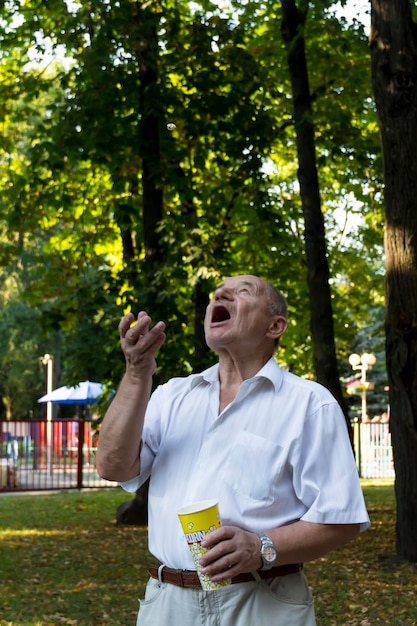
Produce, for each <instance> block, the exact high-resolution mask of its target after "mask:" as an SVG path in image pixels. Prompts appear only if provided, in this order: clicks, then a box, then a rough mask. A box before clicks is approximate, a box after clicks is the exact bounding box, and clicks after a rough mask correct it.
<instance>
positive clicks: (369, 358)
mask: <svg viewBox="0 0 417 626" xmlns="http://www.w3.org/2000/svg"><path fill="white" fill-rule="evenodd" d="M375 363H376V356H375V354H371V353H369V352H365V353H364V354H361V355H359V354H356V353H353V354H351V355H350V357H349V364H350V366H351V368H352V369H353V370H359V371H360V373H361V399H362V407H361V420H360V421H361V422H366V421H367V420H368V411H367V406H366V392H367V390H368V389H369V388H370V383H368V382H367V380H366V372H367V371H368V370H369V369H371V367H372V366H373V365H375ZM357 432H358V437H357V465H358V471H359V477H362V458H361V425H360V424H358V431H357Z"/></svg>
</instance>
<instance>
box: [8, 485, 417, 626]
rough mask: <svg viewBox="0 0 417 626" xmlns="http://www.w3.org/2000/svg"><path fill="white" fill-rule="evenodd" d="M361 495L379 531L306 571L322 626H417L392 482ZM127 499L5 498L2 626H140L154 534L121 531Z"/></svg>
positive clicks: (113, 493) (416, 597)
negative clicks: (118, 521) (399, 556)
mask: <svg viewBox="0 0 417 626" xmlns="http://www.w3.org/2000/svg"><path fill="white" fill-rule="evenodd" d="M363 488H364V493H365V497H366V501H367V505H368V509H369V512H370V517H371V521H372V526H371V528H370V529H369V530H367V531H366V532H365V533H363V534H362V535H361V536H360V537H359V539H358V540H357V541H355V542H352V543H350V544H348V545H346V546H343V547H342V548H339V549H338V550H335V551H334V552H332V553H331V554H329V555H328V556H327V557H325V558H322V559H319V560H318V561H315V562H314V563H307V564H306V574H307V578H308V581H309V583H310V585H311V587H312V588H313V593H314V596H315V604H316V613H317V623H318V625H319V626H375V625H385V626H392V624H395V625H399V626H413V625H414V626H415V625H417V592H416V588H417V585H416V579H417V572H416V568H415V566H414V565H412V564H405V563H396V562H395V559H394V558H393V557H394V552H395V502H394V490H393V485H392V481H390V482H388V483H387V482H384V483H382V484H378V485H376V486H374V484H372V483H371V482H369V481H363ZM128 499H131V496H129V495H128V494H124V493H123V492H121V491H120V490H110V491H105V492H95V493H92V492H88V493H81V494H80V493H78V492H75V493H63V494H57V495H39V496H13V497H7V496H5V497H2V498H0V511H1V515H0V626H11V625H13V626H59V625H60V624H63V625H66V626H130V625H131V626H133V625H134V624H135V620H136V613H137V608H138V598H139V597H140V596H141V595H142V593H143V590H144V587H145V584H146V581H147V578H148V575H147V571H146V567H147V563H148V562H149V560H150V557H149V554H148V551H147V529H146V528H144V527H143V528H138V527H131V526H116V525H115V515H116V509H117V506H118V505H119V504H121V502H123V501H125V500H128ZM253 626H256V624H254V625H253Z"/></svg>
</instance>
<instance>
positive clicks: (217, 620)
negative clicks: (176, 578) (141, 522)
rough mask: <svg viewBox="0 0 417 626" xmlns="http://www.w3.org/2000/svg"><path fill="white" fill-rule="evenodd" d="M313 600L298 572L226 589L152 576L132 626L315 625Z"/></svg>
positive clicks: (303, 577) (302, 577)
mask: <svg viewBox="0 0 417 626" xmlns="http://www.w3.org/2000/svg"><path fill="white" fill-rule="evenodd" d="M315 624H316V620H315V617H314V608H313V599H312V596H311V592H310V589H309V587H308V585H307V581H306V579H305V576H304V574H303V573H302V572H300V573H298V574H290V575H289V576H280V577H278V578H274V579H269V580H261V579H259V580H258V581H254V582H246V583H238V584H235V585H228V586H227V587H223V588H221V589H218V590H214V591H202V590H199V589H184V588H181V587H176V586H175V585H171V584H169V583H160V582H159V581H157V580H154V579H153V578H151V579H150V580H149V582H148V584H147V587H146V593H145V598H144V599H143V600H141V601H140V609H139V615H138V619H137V622H136V626H315Z"/></svg>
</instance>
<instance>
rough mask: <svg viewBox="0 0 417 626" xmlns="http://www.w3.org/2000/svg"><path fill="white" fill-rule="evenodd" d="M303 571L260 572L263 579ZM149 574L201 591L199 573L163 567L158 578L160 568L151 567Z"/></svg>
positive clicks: (248, 578)
mask: <svg viewBox="0 0 417 626" xmlns="http://www.w3.org/2000/svg"><path fill="white" fill-rule="evenodd" d="M302 569H303V564H302V563H290V564H288V565H279V566H278V567H272V568H271V569H268V570H261V571H258V574H259V576H260V577H261V578H276V577H277V576H288V574H296V573H297V572H301V570H302ZM148 573H149V575H150V576H152V578H156V580H158V579H160V580H161V581H162V582H164V583H170V584H171V585H176V586H177V587H194V588H196V589H198V588H200V589H201V583H200V579H199V578H198V574H197V572H195V571H193V570H187V569H172V568H171V567H163V568H162V569H161V571H160V576H159V578H158V566H154V565H151V566H150V567H149V568H148ZM254 580H255V577H254V576H253V575H252V574H251V573H249V572H248V573H244V574H239V575H238V576H235V577H234V578H232V584H235V583H247V582H253V581H254Z"/></svg>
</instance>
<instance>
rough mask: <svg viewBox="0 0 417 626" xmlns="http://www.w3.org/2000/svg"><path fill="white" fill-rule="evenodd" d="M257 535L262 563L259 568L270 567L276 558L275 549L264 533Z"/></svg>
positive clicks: (266, 568) (265, 568)
mask: <svg viewBox="0 0 417 626" xmlns="http://www.w3.org/2000/svg"><path fill="white" fill-rule="evenodd" d="M258 537H259V539H260V540H261V549H260V552H259V553H260V555H261V559H262V563H263V565H262V567H261V570H268V569H271V567H273V566H274V563H275V561H276V560H277V549H276V547H275V546H274V543H273V542H272V541H271V539H270V538H269V537H267V536H266V535H258Z"/></svg>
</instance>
